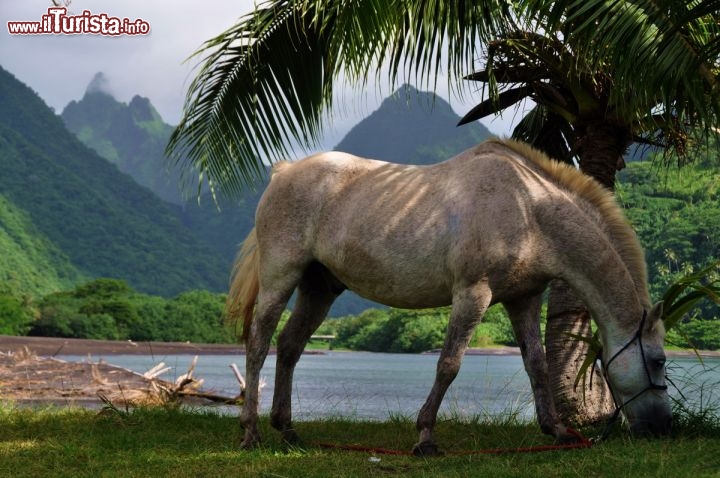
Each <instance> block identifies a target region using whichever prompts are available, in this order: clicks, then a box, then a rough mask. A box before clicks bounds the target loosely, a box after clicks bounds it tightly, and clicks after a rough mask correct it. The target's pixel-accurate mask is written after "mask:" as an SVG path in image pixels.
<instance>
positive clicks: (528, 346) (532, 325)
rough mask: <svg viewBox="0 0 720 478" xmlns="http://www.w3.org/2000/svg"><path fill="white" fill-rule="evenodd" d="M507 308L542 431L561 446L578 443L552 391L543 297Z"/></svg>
mask: <svg viewBox="0 0 720 478" xmlns="http://www.w3.org/2000/svg"><path fill="white" fill-rule="evenodd" d="M503 305H504V306H505V309H506V310H507V311H508V315H509V316H510V322H511V323H512V327H513V331H514V332H515V338H516V339H517V341H518V345H519V346H520V353H521V354H522V358H523V364H524V365H525V371H526V372H527V374H528V377H529V379H530V386H531V388H532V392H533V398H534V399H535V412H536V414H537V419H538V423H539V425H540V429H541V430H542V431H543V433H545V434H547V435H552V436H554V437H555V440H556V441H558V442H560V443H566V442H572V441H577V440H578V437H577V435H575V434H573V433H570V432H568V428H567V427H566V426H565V425H564V424H563V422H562V420H560V417H559V415H558V413H557V410H556V408H555V401H554V400H553V396H552V390H551V389H550V381H549V379H548V371H547V360H546V358H545V350H544V349H543V345H542V338H541V334H540V309H541V305H542V295H541V294H538V295H535V296H532V297H529V298H525V299H521V300H517V301H513V302H505V303H503Z"/></svg>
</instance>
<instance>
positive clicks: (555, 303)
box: [545, 123, 632, 426]
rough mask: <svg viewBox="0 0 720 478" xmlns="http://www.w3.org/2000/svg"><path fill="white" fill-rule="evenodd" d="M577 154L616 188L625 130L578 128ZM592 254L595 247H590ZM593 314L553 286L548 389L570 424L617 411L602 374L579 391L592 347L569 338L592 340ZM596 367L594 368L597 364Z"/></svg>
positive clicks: (559, 284)
mask: <svg viewBox="0 0 720 478" xmlns="http://www.w3.org/2000/svg"><path fill="white" fill-rule="evenodd" d="M576 131H577V132H578V135H577V137H578V142H577V144H576V145H575V146H576V148H575V149H576V152H577V154H578V156H579V158H580V169H581V170H582V171H583V172H584V173H586V174H588V175H589V176H591V177H593V178H595V179H596V180H597V181H598V182H600V183H601V184H603V185H604V186H605V187H607V188H609V189H611V190H612V189H614V185H615V173H616V172H617V170H618V169H621V168H622V167H623V166H624V163H622V153H623V152H624V151H625V150H626V149H627V147H628V146H629V145H630V142H631V138H632V137H631V135H630V132H629V130H628V129H627V128H623V127H619V126H616V125H612V124H608V123H593V124H589V125H582V126H581V125H576ZM588 250H592V244H588ZM591 334H592V332H591V329H590V314H589V312H588V310H587V308H586V307H585V305H584V304H583V303H582V302H581V301H580V300H579V299H578V298H577V296H576V295H575V294H574V292H573V291H572V290H571V289H570V287H569V286H568V285H567V284H566V283H565V282H563V281H559V280H556V281H553V283H552V284H551V287H550V296H549V299H548V313H547V328H546V329H545V346H546V353H547V362H548V374H549V379H550V386H551V388H552V391H553V398H554V400H555V406H556V407H557V410H558V413H559V414H560V417H561V418H562V419H563V420H564V421H565V423H567V424H572V425H575V426H578V425H585V424H589V423H597V422H600V421H602V420H604V419H605V418H607V417H608V416H609V415H610V414H611V413H612V411H613V409H614V404H613V400H612V396H611V394H610V391H609V389H608V387H607V385H606V383H605V380H604V379H603V377H602V374H601V373H598V371H597V370H594V372H593V373H590V372H588V375H587V379H586V380H585V383H584V384H583V383H582V382H580V383H578V386H577V387H576V386H575V381H576V377H577V375H578V372H579V370H580V366H581V365H582V363H583V361H584V360H585V356H586V355H587V354H588V352H589V345H588V344H586V343H584V342H581V341H577V340H576V339H573V338H571V337H570V335H584V336H589V335H591ZM593 367H595V365H593Z"/></svg>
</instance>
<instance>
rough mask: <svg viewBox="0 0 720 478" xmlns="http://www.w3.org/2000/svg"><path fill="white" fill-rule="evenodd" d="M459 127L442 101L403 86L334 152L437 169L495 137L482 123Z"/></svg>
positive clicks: (426, 93) (451, 112)
mask: <svg viewBox="0 0 720 478" xmlns="http://www.w3.org/2000/svg"><path fill="white" fill-rule="evenodd" d="M458 121H460V117H459V116H458V115H457V114H455V112H454V111H453V110H452V108H451V107H450V105H449V104H448V103H447V102H446V101H445V100H443V99H442V98H440V97H438V96H437V95H434V94H433V93H428V92H422V91H418V90H417V89H415V88H413V87H412V86H410V85H403V86H402V87H400V88H399V89H398V90H397V91H395V92H394V93H393V94H392V95H390V96H389V97H388V98H386V99H385V100H384V101H383V102H382V104H381V105H380V108H378V109H377V110H376V111H374V112H373V113H372V114H370V115H369V116H368V117H367V118H365V119H363V120H362V121H361V122H360V123H358V124H357V125H356V126H355V127H354V128H353V129H352V130H350V132H348V134H347V135H346V136H345V137H344V138H343V139H342V141H340V143H339V144H338V145H337V146H336V147H335V149H336V150H338V151H345V152H347V153H352V154H356V155H358V156H364V157H367V158H373V159H381V160H383V161H392V162H394V163H403V164H433V163H437V162H439V161H442V160H444V159H448V158H450V157H452V156H454V155H456V154H458V153H460V152H462V151H465V150H466V149H468V148H470V147H472V146H475V145H476V144H478V143H480V142H482V141H484V140H485V139H487V138H489V137H491V136H492V134H491V133H490V131H488V130H487V128H485V127H484V126H483V125H481V124H480V123H478V122H475V123H471V124H468V125H464V126H461V127H457V126H455V125H456V124H457V123H458Z"/></svg>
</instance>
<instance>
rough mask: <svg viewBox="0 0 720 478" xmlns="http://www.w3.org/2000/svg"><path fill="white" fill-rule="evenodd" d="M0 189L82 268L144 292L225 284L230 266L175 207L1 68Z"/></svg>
mask: <svg viewBox="0 0 720 478" xmlns="http://www.w3.org/2000/svg"><path fill="white" fill-rule="evenodd" d="M0 164H2V169H3V173H2V175H0V194H2V195H3V196H4V197H5V198H6V199H7V200H8V201H10V202H11V203H13V204H14V205H15V206H16V207H17V208H19V209H22V210H23V211H24V212H25V213H26V215H27V218H28V220H29V221H31V222H32V223H33V224H34V226H35V228H36V229H37V231H39V232H40V233H41V234H42V235H43V236H44V237H46V238H47V240H49V241H51V242H52V243H53V244H54V245H55V247H57V249H59V250H60V251H62V253H63V254H65V255H66V256H67V258H68V260H69V261H70V262H71V263H72V264H73V265H74V266H75V267H76V268H77V270H78V271H79V272H80V274H82V275H83V276H87V277H117V278H121V279H124V280H126V281H128V283H129V284H130V285H131V286H132V287H134V288H136V289H138V290H140V291H143V292H149V293H155V294H161V295H175V294H178V293H179V292H181V291H184V290H187V289H194V288H207V289H211V290H223V289H225V287H226V284H227V267H226V264H225V263H224V261H223V260H222V259H221V258H220V256H219V254H217V253H215V252H214V251H212V250H210V249H209V248H207V247H205V246H204V245H203V244H202V243H201V241H200V240H199V239H198V238H197V237H195V235H194V234H193V233H192V231H190V230H189V229H188V228H187V227H185V226H184V225H183V224H182V222H181V221H180V219H179V218H178V215H177V211H176V210H174V209H173V208H171V207H170V206H169V205H167V204H166V203H163V202H162V201H161V200H159V199H158V198H157V196H155V195H154V194H153V193H152V192H150V191H149V190H147V189H145V188H143V187H141V186H139V185H138V184H137V183H136V182H135V181H133V179H132V178H130V177H129V176H127V175H125V174H122V173H121V172H119V171H118V169H117V168H116V167H115V166H114V165H112V164H110V163H109V162H108V161H106V160H105V159H103V158H101V157H100V156H98V155H97V154H96V153H95V152H93V151H91V150H89V149H88V148H87V147H85V146H84V145H83V144H82V143H80V142H79V141H78V140H77V139H76V138H75V137H74V136H73V135H72V134H71V133H70V132H68V131H67V129H66V128H65V126H64V124H63V122H62V121H61V120H60V118H59V117H57V116H56V115H55V114H53V112H52V111H51V110H50V109H49V108H48V107H47V105H45V103H44V102H43V101H42V100H41V99H40V98H39V97H38V96H37V95H36V94H35V93H34V92H33V91H32V90H31V89H30V88H28V87H27V86H25V85H24V84H22V83H21V82H19V81H18V80H17V79H15V77H13V75H12V74H10V73H8V72H7V71H5V70H3V69H0Z"/></svg>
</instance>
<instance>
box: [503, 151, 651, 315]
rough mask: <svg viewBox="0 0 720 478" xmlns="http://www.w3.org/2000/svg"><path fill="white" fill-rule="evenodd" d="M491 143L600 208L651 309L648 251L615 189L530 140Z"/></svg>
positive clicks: (645, 303)
mask: <svg viewBox="0 0 720 478" xmlns="http://www.w3.org/2000/svg"><path fill="white" fill-rule="evenodd" d="M490 142H492V143H496V144H499V145H502V146H505V147H506V148H509V149H510V150H512V151H513V152H515V153H517V154H519V155H521V156H522V157H523V158H527V159H528V160H530V161H532V162H533V163H534V164H536V165H537V166H539V167H540V169H541V170H543V171H544V172H545V173H546V174H547V175H548V176H549V177H550V178H551V179H554V180H555V181H556V182H557V183H559V184H560V185H561V186H563V187H564V188H565V189H567V190H569V191H571V192H574V193H575V194H577V195H578V196H579V197H581V198H583V199H585V200H586V201H587V202H588V203H590V204H591V205H592V206H594V207H595V208H596V209H597V211H598V212H599V213H600V216H601V217H602V218H603V223H604V226H605V227H604V229H605V231H606V232H607V234H608V236H609V237H610V240H611V242H612V244H613V245H614V247H615V250H616V251H617V253H618V254H619V255H620V257H621V258H622V261H623V262H624V263H625V266H626V267H627V269H628V272H629V273H630V276H631V277H632V279H633V282H634V283H635V290H636V292H637V294H638V298H639V299H640V303H641V304H642V305H643V307H645V308H646V309H649V307H650V306H651V304H650V295H649V293H648V283H647V280H648V279H647V265H646V263H645V253H644V251H643V249H642V246H641V245H640V241H639V240H638V238H637V235H636V234H635V231H634V230H633V228H632V226H631V225H630V223H629V222H628V220H627V218H626V217H625V214H624V213H623V211H622V209H621V208H620V206H619V205H618V203H617V201H616V199H615V195H614V194H613V193H612V191H610V190H608V189H607V188H605V187H603V186H602V185H601V184H600V183H598V182H597V181H595V180H594V179H593V178H591V177H590V176H588V175H586V174H584V173H583V172H581V171H580V170H579V169H577V168H574V167H572V166H570V165H569V164H566V163H562V162H560V161H557V160H552V159H550V158H549V157H548V156H547V155H546V154H545V153H543V152H541V151H539V150H537V149H535V148H533V147H532V146H530V145H529V144H527V143H523V142H520V141H515V140H510V139H503V140H501V139H491V140H490Z"/></svg>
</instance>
